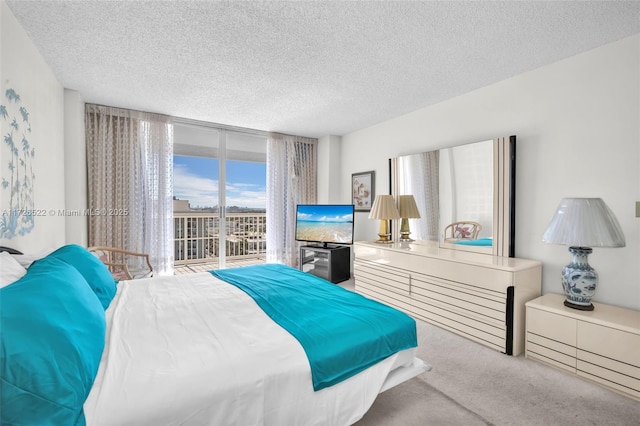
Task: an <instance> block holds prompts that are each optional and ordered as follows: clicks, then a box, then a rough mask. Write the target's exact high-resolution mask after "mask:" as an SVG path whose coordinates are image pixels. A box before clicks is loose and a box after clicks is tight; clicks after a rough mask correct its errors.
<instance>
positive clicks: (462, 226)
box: [444, 221, 482, 242]
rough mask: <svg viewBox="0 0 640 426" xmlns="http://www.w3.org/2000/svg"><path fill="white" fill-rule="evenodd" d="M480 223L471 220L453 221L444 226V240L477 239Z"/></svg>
mask: <svg viewBox="0 0 640 426" xmlns="http://www.w3.org/2000/svg"><path fill="white" fill-rule="evenodd" d="M481 229H482V225H480V224H479V223H478V222H473V221H459V222H453V223H450V224H449V225H447V226H446V227H445V228H444V241H445V242H456V241H463V240H477V239H478V234H480V230H481Z"/></svg>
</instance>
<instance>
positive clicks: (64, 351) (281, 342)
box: [0, 245, 430, 425]
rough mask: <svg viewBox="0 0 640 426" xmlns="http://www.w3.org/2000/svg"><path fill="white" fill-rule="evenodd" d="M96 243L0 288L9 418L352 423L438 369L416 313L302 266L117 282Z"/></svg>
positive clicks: (58, 254)
mask: <svg viewBox="0 0 640 426" xmlns="http://www.w3.org/2000/svg"><path fill="white" fill-rule="evenodd" d="M0 254H2V253H0ZM87 254H88V252H87V251H86V250H85V249H84V248H82V247H79V246H75V245H70V246H65V247H62V248H60V249H58V250H56V251H54V252H53V253H51V254H49V255H47V256H46V257H44V258H42V259H40V260H37V261H36V262H34V263H33V264H32V265H31V266H29V268H28V269H27V271H26V273H25V275H24V276H23V277H21V278H20V279H18V280H17V281H15V282H13V283H11V284H8V285H6V286H5V287H3V288H2V289H0V307H1V308H2V309H1V315H2V318H1V319H0V320H1V321H2V325H3V327H2V336H1V337H2V351H1V353H0V357H2V359H1V363H0V370H1V371H0V372H1V373H2V382H1V384H2V389H0V390H1V391H2V396H1V398H2V401H1V402H2V414H1V415H2V424H35V423H37V424H46V423H49V424H85V423H86V424H89V425H115V424H122V425H124V424H130V425H147V424H149V425H151V424H153V425H160V424H212V425H219V424H241V425H245V424H263V425H289V424H295V425H306V424H309V425H312V424H313V425H322V424H332V425H348V424H352V423H354V422H356V421H357V420H359V419H360V418H361V417H362V416H363V415H364V414H365V413H366V412H367V410H368V409H369V408H370V406H371V405H372V404H373V402H374V400H375V398H376V396H377V395H378V394H379V393H380V392H382V391H384V390H386V389H389V388H390V387H393V386H395V385H397V384H399V383H402V382H403V381H405V380H408V379H410V378H412V377H414V376H416V375H418V374H421V373H423V372H425V371H427V370H429V369H430V367H429V366H428V365H427V364H425V363H424V362H422V361H421V360H419V359H417V358H416V357H415V352H416V343H417V339H416V336H415V333H416V331H415V321H413V320H412V319H411V318H410V317H408V316H406V315H405V314H402V313H400V312H399V311H396V310H395V309H393V308H389V307H388V306H386V305H382V304H379V303H377V302H374V301H371V300H369V299H365V298H363V297H362V296H359V295H357V294H355V293H352V292H349V291H348V290H345V289H342V288H340V287H339V286H335V285H334V284H331V283H329V282H327V281H324V280H321V279H319V278H317V277H314V276H312V275H309V274H305V273H303V272H301V271H298V270H296V269H293V268H289V267H286V266H283V265H268V264H267V265H258V266H254V267H243V268H235V269H228V270H223V271H218V272H217V275H216V274H215V273H210V272H202V273H197V274H191V275H180V276H173V277H155V278H145V279H139V280H132V281H120V282H119V283H117V284H116V283H114V282H113V280H112V279H111V282H109V280H108V279H107V275H105V273H104V272H105V270H103V269H102V268H105V267H104V265H102V264H101V263H100V262H99V261H96V262H94V259H96V258H95V256H92V255H90V254H89V255H87ZM106 273H107V274H108V271H106ZM109 277H110V275H109ZM264 277H268V278H267V279H263V278H264ZM274 283H275V284H274ZM273 285H275V286H276V287H273ZM260 288H263V290H265V292H262V293H260V291H258V290H256V289H260ZM253 293H255V294H253ZM293 295H295V296H293ZM287 301H289V302H290V303H288V302H287ZM323 301H324V303H323ZM366 311H369V312H371V313H373V315H372V316H367V315H366V314H365V312H366ZM296 312H297V313H298V314H299V313H303V318H297V319H291V318H290V317H289V316H290V315H294V314H296ZM314 312H315V313H314ZM287 318H289V319H288V320H287ZM337 319H339V320H337ZM296 325H298V328H297V329H296ZM67 370H68V371H67ZM7 407H9V408H7Z"/></svg>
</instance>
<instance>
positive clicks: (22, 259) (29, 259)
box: [11, 248, 55, 268]
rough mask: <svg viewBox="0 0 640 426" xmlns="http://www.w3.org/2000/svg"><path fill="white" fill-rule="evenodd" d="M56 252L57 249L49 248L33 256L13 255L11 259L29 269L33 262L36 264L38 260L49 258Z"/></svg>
mask: <svg viewBox="0 0 640 426" xmlns="http://www.w3.org/2000/svg"><path fill="white" fill-rule="evenodd" d="M54 250H55V249H53V248H48V249H44V250H41V251H39V252H36V253H33V254H12V255H11V257H13V258H14V259H15V260H17V261H18V263H19V264H20V265H22V267H23V268H28V267H29V266H31V264H32V263H33V262H35V261H36V260H38V259H42V258H43V257H47V256H48V255H49V254H51V253H52V252H53V251H54Z"/></svg>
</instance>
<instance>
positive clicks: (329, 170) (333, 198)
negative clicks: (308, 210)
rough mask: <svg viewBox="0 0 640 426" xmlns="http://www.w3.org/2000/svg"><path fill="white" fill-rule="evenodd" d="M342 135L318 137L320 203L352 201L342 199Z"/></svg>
mask: <svg viewBox="0 0 640 426" xmlns="http://www.w3.org/2000/svg"><path fill="white" fill-rule="evenodd" d="M341 150H342V148H341V138H340V136H334V135H331V136H325V137H322V138H320V139H318V167H319V169H320V170H318V204H323V203H327V204H339V203H351V200H342V199H341V195H342V194H341V190H340V189H341V188H340V183H341V182H340V173H337V172H336V170H340V163H341V160H340V155H341Z"/></svg>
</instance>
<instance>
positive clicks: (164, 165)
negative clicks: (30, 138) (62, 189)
mask: <svg viewBox="0 0 640 426" xmlns="http://www.w3.org/2000/svg"><path fill="white" fill-rule="evenodd" d="M85 118H86V139H87V171H88V182H87V183H88V200H89V201H88V204H89V205H88V207H89V209H91V212H94V213H95V214H91V215H90V216H89V245H106V246H112V247H117V248H123V249H127V250H133V251H137V252H142V253H148V254H149V257H150V261H151V264H152V266H153V268H154V271H155V273H156V274H157V275H171V274H173V201H172V199H173V187H172V178H173V177H172V175H173V126H172V124H171V119H170V117H168V116H163V115H159V114H150V113H145V112H140V111H131V110H126V109H121V108H112V107H106V106H100V105H93V104H87V105H86V110H85Z"/></svg>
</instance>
